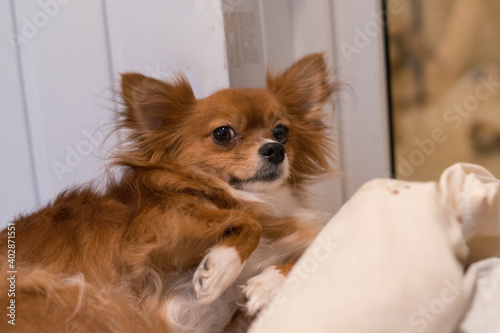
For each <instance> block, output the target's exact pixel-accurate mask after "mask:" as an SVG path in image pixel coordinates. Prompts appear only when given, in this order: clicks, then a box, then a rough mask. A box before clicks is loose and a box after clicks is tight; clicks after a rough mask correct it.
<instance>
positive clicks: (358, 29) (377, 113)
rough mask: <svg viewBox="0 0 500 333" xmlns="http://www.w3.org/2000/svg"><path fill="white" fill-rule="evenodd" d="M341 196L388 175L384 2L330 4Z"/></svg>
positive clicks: (356, 0)
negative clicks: (337, 90)
mask: <svg viewBox="0 0 500 333" xmlns="http://www.w3.org/2000/svg"><path fill="white" fill-rule="evenodd" d="M331 2H332V20H333V23H334V26H333V32H334V34H335V46H336V56H335V60H336V68H337V78H338V79H339V80H340V82H342V83H343V84H344V86H345V87H349V89H343V90H342V94H341V96H340V103H339V106H340V111H341V112H340V116H341V118H340V130H341V142H342V151H343V159H342V163H343V170H344V173H345V175H346V180H345V182H344V185H345V193H346V194H347V197H350V196H351V195H352V194H354V192H355V191H356V190H357V189H358V188H359V187H360V186H361V185H363V184H364V183H365V182H367V181H369V180H371V179H373V178H378V177H385V178H388V177H390V176H391V157H390V138H389V112H388V100H387V81H386V68H385V50H384V36H383V30H382V24H383V23H382V21H383V20H382V8H381V5H382V2H381V1H379V0H370V1H366V0H349V1H342V0H331Z"/></svg>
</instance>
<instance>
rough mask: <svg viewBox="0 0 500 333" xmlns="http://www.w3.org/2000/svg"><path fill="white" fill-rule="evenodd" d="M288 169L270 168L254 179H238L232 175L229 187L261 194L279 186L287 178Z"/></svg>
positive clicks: (258, 173) (259, 173)
mask: <svg viewBox="0 0 500 333" xmlns="http://www.w3.org/2000/svg"><path fill="white" fill-rule="evenodd" d="M286 170H287V168H284V167H283V166H281V167H279V166H276V167H268V168H265V169H263V170H260V171H259V172H257V173H256V174H255V175H254V176H253V177H250V178H245V179H242V178H238V177H236V176H235V175H231V176H230V178H229V185H231V187H233V188H235V189H238V190H248V191H253V192H254V191H255V192H261V191H265V190H267V189H270V188H274V187H275V186H279V184H281V181H282V180H284V179H285V178H286V177H287V174H288V173H287V171H286Z"/></svg>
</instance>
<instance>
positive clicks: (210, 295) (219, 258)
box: [193, 246, 244, 304]
mask: <svg viewBox="0 0 500 333" xmlns="http://www.w3.org/2000/svg"><path fill="white" fill-rule="evenodd" d="M243 265H244V263H243V262H241V258H240V256H239V255H238V252H236V250H235V249H234V247H226V246H216V247H213V248H212V249H210V251H209V252H208V254H207V255H206V256H205V258H203V260H202V261H201V263H200V265H199V266H198V268H197V269H196V272H195V273H194V277H193V284H194V290H195V292H196V297H197V298H198V301H200V302H201V303H205V304H206V303H211V302H213V301H214V300H215V299H217V297H219V296H220V295H221V294H222V293H223V292H224V291H225V290H226V289H227V288H228V287H229V286H230V285H231V284H232V283H233V282H234V281H235V280H236V278H237V277H238V275H240V273H241V270H242V269H243Z"/></svg>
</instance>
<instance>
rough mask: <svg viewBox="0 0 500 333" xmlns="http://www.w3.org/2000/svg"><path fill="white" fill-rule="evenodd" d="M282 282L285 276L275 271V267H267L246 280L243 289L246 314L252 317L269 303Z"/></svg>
mask: <svg viewBox="0 0 500 333" xmlns="http://www.w3.org/2000/svg"><path fill="white" fill-rule="evenodd" d="M284 280H285V276H284V275H283V274H281V273H280V272H279V271H278V270H277V269H276V266H271V267H268V268H266V269H265V270H264V271H263V272H262V273H260V274H259V275H257V276H254V277H253V278H251V279H250V280H248V281H247V284H246V286H245V287H244V288H243V293H244V294H245V296H246V299H247V302H246V303H245V308H246V310H247V312H248V314H249V315H250V316H254V315H256V314H257V313H259V311H260V310H262V309H263V308H265V307H266V306H267V305H268V304H269V303H271V301H272V299H273V298H274V296H276V294H277V292H278V290H279V288H280V286H281V284H282V283H283V281H284Z"/></svg>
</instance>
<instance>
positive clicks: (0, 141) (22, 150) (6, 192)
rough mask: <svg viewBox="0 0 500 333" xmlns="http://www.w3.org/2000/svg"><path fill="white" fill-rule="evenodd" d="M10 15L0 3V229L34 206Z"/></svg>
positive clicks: (10, 12)
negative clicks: (11, 38)
mask: <svg viewBox="0 0 500 333" xmlns="http://www.w3.org/2000/svg"><path fill="white" fill-rule="evenodd" d="M11 14H12V8H11V6H10V1H0V37H2V38H0V73H1V79H0V188H1V191H0V229H2V228H3V227H4V226H5V225H6V224H7V222H8V221H9V220H11V219H12V218H13V217H14V216H15V215H17V214H18V213H20V212H23V211H24V212H26V211H30V210H31V209H32V208H33V207H34V206H35V205H36V203H37V193H36V188H35V180H34V178H33V169H32V163H31V157H30V150H29V137H28V130H27V128H26V118H25V114H24V107H23V96H22V89H21V81H20V75H19V74H20V73H19V64H18V61H17V54H16V46H15V43H11V42H10V41H9V39H8V38H5V37H6V36H12V35H15V31H14V22H13V20H12V15H11Z"/></svg>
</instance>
